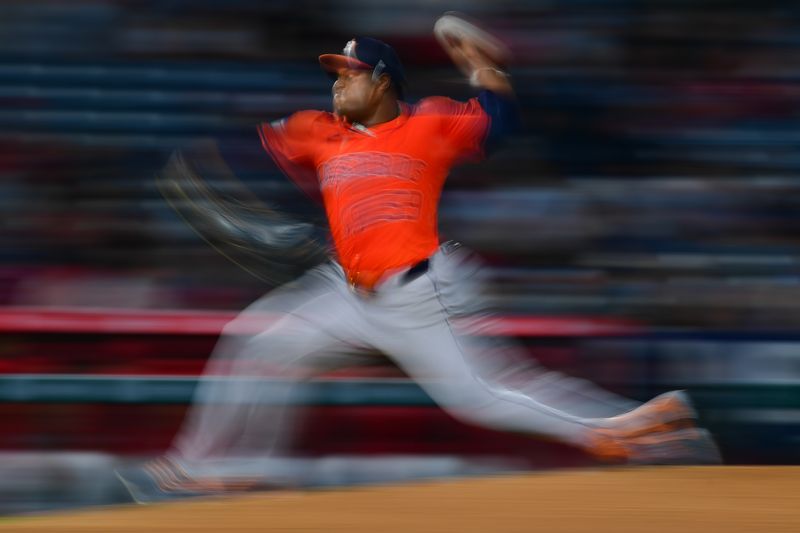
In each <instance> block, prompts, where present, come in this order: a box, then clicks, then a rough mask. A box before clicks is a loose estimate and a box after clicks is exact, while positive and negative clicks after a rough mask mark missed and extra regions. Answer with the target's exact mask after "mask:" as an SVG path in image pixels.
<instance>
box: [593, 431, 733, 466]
mask: <svg viewBox="0 0 800 533" xmlns="http://www.w3.org/2000/svg"><path fill="white" fill-rule="evenodd" d="M587 451H588V452H589V453H591V454H592V455H594V456H595V457H596V458H598V459H599V460H601V461H603V462H607V463H614V464H629V465H710V464H721V463H722V456H721V455H720V453H719V449H718V448H717V445H716V443H715V442H714V439H713V437H712V436H711V433H709V432H708V431H707V430H705V429H702V428H696V427H692V428H684V429H677V430H674V431H666V432H654V433H651V434H646V435H638V436H633V437H631V436H624V435H622V434H620V432H618V431H616V430H613V429H596V430H593V431H592V435H591V437H590V442H589V445H588V446H587Z"/></svg>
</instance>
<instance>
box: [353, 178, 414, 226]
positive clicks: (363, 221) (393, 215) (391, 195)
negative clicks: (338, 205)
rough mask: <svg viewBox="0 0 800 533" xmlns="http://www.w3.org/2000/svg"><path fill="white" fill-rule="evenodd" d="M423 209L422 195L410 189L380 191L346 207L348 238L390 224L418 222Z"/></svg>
mask: <svg viewBox="0 0 800 533" xmlns="http://www.w3.org/2000/svg"><path fill="white" fill-rule="evenodd" d="M421 208H422V193H421V192H419V191H414V190H408V189H395V190H383V191H378V192H376V193H375V194H374V195H372V196H368V197H366V198H363V199H362V200H359V201H357V202H354V203H353V204H351V205H349V206H347V207H345V211H344V213H343V215H344V219H345V220H347V221H348V224H346V225H345V226H344V227H345V233H346V235H347V236H350V235H354V234H356V233H360V232H362V231H364V230H365V229H367V228H371V227H373V226H376V225H378V224H385V223H388V222H399V221H403V220H406V221H408V220H417V219H419V216H420V210H421Z"/></svg>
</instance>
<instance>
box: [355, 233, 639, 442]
mask: <svg viewBox="0 0 800 533" xmlns="http://www.w3.org/2000/svg"><path fill="white" fill-rule="evenodd" d="M482 285H483V283H482V280H481V271H480V268H479V267H478V266H476V265H475V264H474V262H473V261H471V260H470V259H469V254H468V252H467V251H466V250H464V249H457V250H451V251H450V252H449V253H445V252H443V251H440V252H439V253H437V254H435V255H434V256H433V258H432V259H431V264H430V268H429V270H428V273H427V274H426V275H424V276H421V277H419V278H417V279H416V280H414V281H412V282H410V283H407V284H403V283H402V282H399V281H398V282H396V283H387V284H385V285H384V286H383V287H381V291H380V293H379V295H378V296H377V297H376V298H375V302H374V304H373V306H374V308H375V309H374V310H373V311H372V313H371V315H372V317H373V320H372V323H373V324H374V325H375V326H376V327H377V329H378V330H379V331H380V332H381V333H380V335H378V336H377V337H376V338H375V343H376V345H377V346H378V347H379V348H381V349H382V350H384V351H385V352H386V353H387V354H388V355H389V356H390V357H392V359H394V360H395V361H396V362H397V364H398V365H399V366H401V367H402V368H403V369H404V370H405V371H406V372H407V373H408V374H409V375H411V376H412V377H413V378H415V379H417V380H418V381H419V383H420V385H421V386H422V387H423V388H424V389H425V390H426V392H428V394H430V396H431V397H432V398H433V399H434V400H435V401H436V402H437V403H439V404H440V405H441V406H442V407H443V408H445V409H446V410H447V411H449V412H450V413H451V414H453V415H454V416H456V417H458V418H460V419H462V420H464V421H467V422H470V423H474V424H478V425H482V426H486V427H491V428H494V429H501V430H509V431H518V432H526V433H536V434H540V435H545V436H549V437H553V438H557V439H559V440H563V441H565V442H568V443H571V444H575V445H578V446H580V445H582V444H584V442H585V439H586V434H587V431H586V428H587V427H592V426H595V425H597V421H596V420H594V419H590V418H588V417H589V416H597V414H596V413H597V410H596V409H592V408H593V407H595V406H596V405H597V404H598V403H601V404H604V405H606V406H607V408H606V409H605V415H604V416H612V415H614V414H619V413H620V412H623V411H625V410H627V409H629V408H631V407H634V406H635V405H636V404H635V403H634V402H629V401H627V400H625V399H623V398H619V397H617V396H615V395H613V394H612V393H610V392H607V391H603V390H602V389H600V388H599V387H596V386H594V385H592V384H590V383H588V382H586V381H583V380H575V379H574V378H569V377H567V376H564V375H562V374H559V373H556V372H549V371H546V370H545V369H543V368H541V367H539V366H538V365H530V364H529V365H522V366H521V368H524V369H525V373H526V374H527V375H526V377H527V379H528V382H527V383H525V384H524V385H522V386H519V387H515V388H512V387H510V386H508V385H506V384H505V383H504V382H505V381H507V380H506V379H504V378H507V377H508V376H505V375H504V374H506V373H508V372H509V371H517V372H518V371H519V369H516V370H514V369H513V367H514V365H521V362H522V361H523V360H524V359H526V358H527V356H526V355H523V354H521V353H520V351H519V348H518V347H516V346H515V345H514V344H513V343H510V342H504V341H502V340H500V339H487V338H485V337H483V336H480V335H476V333H480V324H485V323H486V320H489V319H490V318H491V317H490V316H489V315H488V314H487V313H486V312H485V311H484V310H483V306H482V305H481V304H480V296H481V292H482V291H481V288H482ZM467 317H472V319H470V320H467ZM476 317H477V319H476ZM459 319H461V324H462V327H458V326H457V323H458V321H459ZM559 404H561V405H565V404H567V405H570V406H571V407H572V409H571V410H570V411H572V412H569V411H566V410H564V409H561V408H559Z"/></svg>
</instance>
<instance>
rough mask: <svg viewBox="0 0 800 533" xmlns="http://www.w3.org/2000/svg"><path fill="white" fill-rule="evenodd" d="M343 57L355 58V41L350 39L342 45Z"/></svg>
mask: <svg viewBox="0 0 800 533" xmlns="http://www.w3.org/2000/svg"><path fill="white" fill-rule="evenodd" d="M344 55H346V56H347V57H356V40H355V39H350V40H349V41H347V44H346V45H344Z"/></svg>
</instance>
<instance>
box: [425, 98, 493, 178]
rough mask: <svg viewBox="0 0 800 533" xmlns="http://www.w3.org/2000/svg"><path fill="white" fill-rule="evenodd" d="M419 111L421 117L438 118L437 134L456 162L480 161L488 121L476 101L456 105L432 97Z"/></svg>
mask: <svg viewBox="0 0 800 533" xmlns="http://www.w3.org/2000/svg"><path fill="white" fill-rule="evenodd" d="M420 107H421V108H422V111H423V113H425V114H429V115H436V116H437V117H439V120H440V133H441V135H442V137H443V138H444V139H445V141H446V142H447V144H448V145H449V146H450V148H451V149H452V150H453V153H454V155H455V160H456V161H461V162H463V161H476V160H480V159H482V158H483V156H484V142H485V141H486V137H487V135H488V133H489V126H490V125H491V119H490V117H489V115H488V114H487V113H486V111H485V110H484V109H483V107H481V104H480V102H479V101H478V99H477V98H471V99H470V100H467V101H466V102H459V101H457V100H453V99H451V98H445V97H432V98H427V99H425V100H424V101H423V102H422V103H421V106H420Z"/></svg>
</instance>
